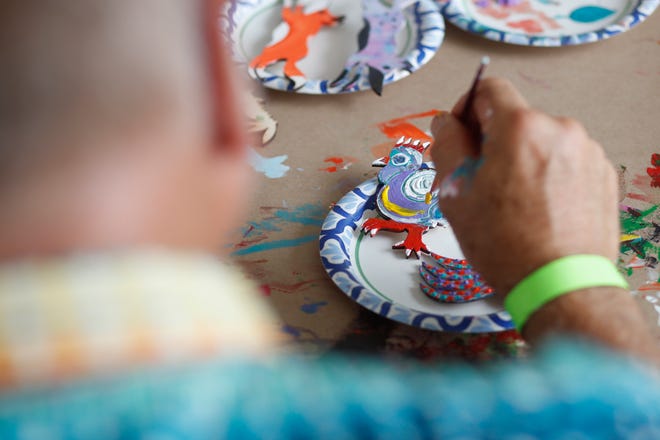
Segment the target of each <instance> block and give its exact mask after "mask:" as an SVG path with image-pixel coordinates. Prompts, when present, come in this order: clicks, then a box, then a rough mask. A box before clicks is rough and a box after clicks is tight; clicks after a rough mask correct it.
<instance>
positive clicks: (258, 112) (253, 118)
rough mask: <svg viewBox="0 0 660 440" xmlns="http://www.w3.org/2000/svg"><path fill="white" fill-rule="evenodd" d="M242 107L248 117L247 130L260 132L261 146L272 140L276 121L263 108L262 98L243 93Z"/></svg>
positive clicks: (275, 131) (275, 129) (275, 130)
mask: <svg viewBox="0 0 660 440" xmlns="http://www.w3.org/2000/svg"><path fill="white" fill-rule="evenodd" d="M243 109H244V111H245V114H246V116H247V118H248V132H250V133H256V134H261V146H265V145H266V144H268V143H269V142H270V141H272V140H273V138H274V137H275V134H276V133H277V121H276V120H275V119H273V117H272V116H271V115H270V114H269V113H268V112H267V111H266V109H264V100H263V99H261V98H258V97H256V96H255V95H254V94H252V93H250V92H247V93H244V94H243Z"/></svg>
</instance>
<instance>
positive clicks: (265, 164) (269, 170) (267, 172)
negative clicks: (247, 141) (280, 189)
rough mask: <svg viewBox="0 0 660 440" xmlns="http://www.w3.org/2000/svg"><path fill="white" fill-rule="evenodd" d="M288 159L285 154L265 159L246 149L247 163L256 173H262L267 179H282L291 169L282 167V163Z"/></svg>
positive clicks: (286, 166)
mask: <svg viewBox="0 0 660 440" xmlns="http://www.w3.org/2000/svg"><path fill="white" fill-rule="evenodd" d="M287 159H288V156H287V155H286V154H284V155H282V156H275V157H265V156H262V155H261V154H259V153H257V152H256V151H255V150H254V149H252V148H249V149H248V162H249V163H250V165H251V166H252V168H254V170H255V171H256V172H258V173H262V174H263V175H264V176H266V177H268V178H269V179H279V178H281V177H284V176H285V175H286V173H287V172H288V171H289V170H290V169H291V167H289V166H288V165H284V161H285V160H287Z"/></svg>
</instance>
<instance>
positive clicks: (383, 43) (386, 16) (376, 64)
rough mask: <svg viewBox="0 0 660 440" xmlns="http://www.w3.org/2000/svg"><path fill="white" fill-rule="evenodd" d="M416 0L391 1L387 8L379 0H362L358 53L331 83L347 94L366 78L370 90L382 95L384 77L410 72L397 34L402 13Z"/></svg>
mask: <svg viewBox="0 0 660 440" xmlns="http://www.w3.org/2000/svg"><path fill="white" fill-rule="evenodd" d="M415 2H417V0H394V1H393V2H392V5H391V6H388V5H386V4H384V3H383V2H381V1H380V0H363V1H362V8H363V18H362V19H363V23H364V24H363V26H362V29H361V30H360V32H359V33H358V51H357V52H356V53H354V54H352V55H351V56H350V57H349V58H348V60H347V61H346V64H345V67H344V70H342V72H341V74H340V75H339V77H338V78H337V79H336V80H334V81H333V82H332V84H331V86H332V87H337V88H339V89H340V90H342V91H348V90H350V89H351V87H353V86H354V85H355V83H356V82H358V81H359V80H360V79H361V78H364V77H365V76H367V77H368V79H369V85H370V86H371V89H372V90H373V91H374V92H375V93H376V94H378V95H381V93H382V92H383V84H384V82H385V76H386V75H387V74H388V73H390V72H391V71H393V70H396V69H403V70H408V71H409V72H410V71H412V66H411V65H410V63H409V62H407V61H406V60H405V59H403V58H401V57H400V56H399V54H398V53H397V41H396V38H397V35H398V34H399V31H400V30H401V29H402V28H403V26H404V24H405V15H404V10H405V9H406V8H407V7H408V6H410V5H411V4H412V3H415Z"/></svg>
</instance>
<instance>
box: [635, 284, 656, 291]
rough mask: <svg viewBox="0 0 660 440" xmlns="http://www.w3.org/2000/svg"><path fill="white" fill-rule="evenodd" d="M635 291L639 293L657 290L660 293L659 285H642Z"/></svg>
mask: <svg viewBox="0 0 660 440" xmlns="http://www.w3.org/2000/svg"><path fill="white" fill-rule="evenodd" d="M637 290H639V291H640V292H644V291H649V290H654V291H655V290H658V291H660V283H650V284H644V285H642V286H640V287H639V289H637Z"/></svg>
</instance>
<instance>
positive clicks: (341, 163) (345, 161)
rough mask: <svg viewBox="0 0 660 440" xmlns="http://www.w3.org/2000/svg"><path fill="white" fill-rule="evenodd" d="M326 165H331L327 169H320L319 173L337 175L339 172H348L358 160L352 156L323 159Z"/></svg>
mask: <svg viewBox="0 0 660 440" xmlns="http://www.w3.org/2000/svg"><path fill="white" fill-rule="evenodd" d="M323 162H324V163H327V164H330V166H328V167H326V168H319V171H326V172H328V173H336V172H337V171H339V170H347V169H349V168H350V167H351V165H353V164H354V163H356V162H358V159H357V158H355V157H352V156H345V157H341V156H330V157H326V158H325V159H323Z"/></svg>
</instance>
